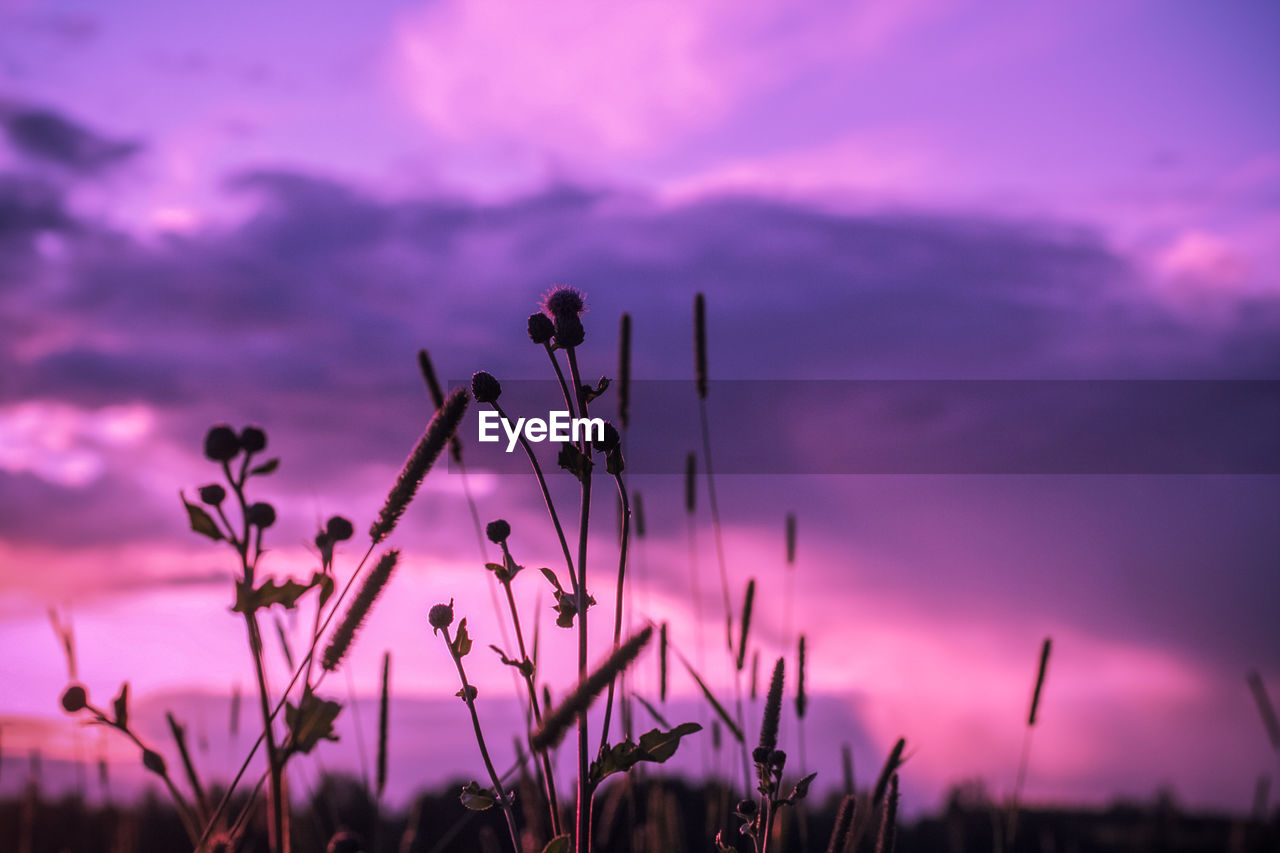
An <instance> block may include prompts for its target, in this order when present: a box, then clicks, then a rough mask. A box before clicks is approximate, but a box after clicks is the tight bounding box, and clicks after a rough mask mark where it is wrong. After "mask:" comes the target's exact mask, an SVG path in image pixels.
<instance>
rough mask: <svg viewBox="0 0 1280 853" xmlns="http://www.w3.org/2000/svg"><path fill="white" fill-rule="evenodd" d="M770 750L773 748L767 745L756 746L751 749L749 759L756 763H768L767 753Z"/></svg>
mask: <svg viewBox="0 0 1280 853" xmlns="http://www.w3.org/2000/svg"><path fill="white" fill-rule="evenodd" d="M772 751H773V750H771V749H770V748H769V747H767V746H757V747H756V748H755V749H753V750H751V760H752V761H753V762H755V763H756V764H768V763H769V753H770V752H772Z"/></svg>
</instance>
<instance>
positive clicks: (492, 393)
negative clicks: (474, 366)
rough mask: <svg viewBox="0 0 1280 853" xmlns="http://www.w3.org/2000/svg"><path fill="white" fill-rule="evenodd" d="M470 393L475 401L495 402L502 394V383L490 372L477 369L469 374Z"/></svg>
mask: <svg viewBox="0 0 1280 853" xmlns="http://www.w3.org/2000/svg"><path fill="white" fill-rule="evenodd" d="M471 393H472V395H473V396H474V397H475V398H476V402H477V403H496V402H497V401H498V397H499V396H501V394H502V385H501V384H499V382H498V380H497V379H494V378H493V374H492V373H486V372H485V371H483V370H478V371H476V372H475V373H474V374H472V376H471Z"/></svg>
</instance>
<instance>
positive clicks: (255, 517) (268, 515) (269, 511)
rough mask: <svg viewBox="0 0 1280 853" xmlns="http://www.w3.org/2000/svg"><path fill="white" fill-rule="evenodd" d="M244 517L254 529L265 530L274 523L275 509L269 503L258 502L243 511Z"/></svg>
mask: <svg viewBox="0 0 1280 853" xmlns="http://www.w3.org/2000/svg"><path fill="white" fill-rule="evenodd" d="M245 516H246V517H247V518H248V519H249V523H250V524H252V525H253V526H254V527H261V528H262V529H263V530H266V529H267V528H268V527H270V526H271V525H273V524H275V523H276V508H275V507H273V506H272V505H271V504H269V503H263V502H262V501H258V502H257V503H256V504H251V505H250V506H249V508H248V509H247V510H245Z"/></svg>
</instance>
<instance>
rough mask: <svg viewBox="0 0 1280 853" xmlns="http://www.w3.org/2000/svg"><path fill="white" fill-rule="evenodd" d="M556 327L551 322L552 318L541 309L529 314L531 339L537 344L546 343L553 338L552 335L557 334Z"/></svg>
mask: <svg viewBox="0 0 1280 853" xmlns="http://www.w3.org/2000/svg"><path fill="white" fill-rule="evenodd" d="M555 331H556V328H555V326H554V325H553V324H552V322H551V318H550V317H548V316H547V315H546V314H543V313H542V312H541V311H539V312H538V313H536V314H530V315H529V340H531V341H533V342H534V343H535V344H545V343H546V342H547V341H549V340H551V336H552V335H553V334H555Z"/></svg>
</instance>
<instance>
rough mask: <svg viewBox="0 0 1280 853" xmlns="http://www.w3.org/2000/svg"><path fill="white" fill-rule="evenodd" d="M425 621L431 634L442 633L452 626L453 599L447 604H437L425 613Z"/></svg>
mask: <svg viewBox="0 0 1280 853" xmlns="http://www.w3.org/2000/svg"><path fill="white" fill-rule="evenodd" d="M427 621H428V622H430V623H431V629H432V633H435V632H436V631H442V630H444V629H445V628H448V627H449V626H450V625H452V624H453V599H452V598H451V599H449V603H448V604H437V605H436V606H435V607H432V608H431V610H430V612H428V613H427Z"/></svg>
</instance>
